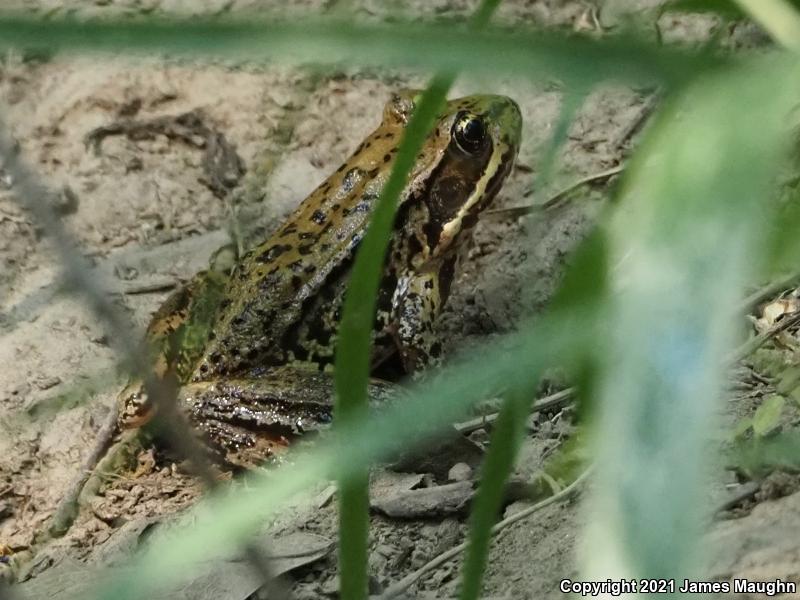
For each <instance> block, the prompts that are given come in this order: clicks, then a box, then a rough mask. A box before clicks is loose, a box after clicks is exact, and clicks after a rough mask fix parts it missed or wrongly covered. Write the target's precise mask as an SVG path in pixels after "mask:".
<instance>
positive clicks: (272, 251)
mask: <svg viewBox="0 0 800 600" xmlns="http://www.w3.org/2000/svg"><path fill="white" fill-rule="evenodd" d="M291 249H292V246H291V245H290V244H275V245H274V246H270V247H269V248H267V249H266V250H265V251H264V252H262V253H261V254H259V255H258V258H256V260H257V261H258V262H260V263H270V262H272V261H274V260H275V259H277V258H278V257H279V256H280V255H281V254H283V253H284V252H286V251H287V250H291Z"/></svg>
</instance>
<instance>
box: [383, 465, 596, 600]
mask: <svg viewBox="0 0 800 600" xmlns="http://www.w3.org/2000/svg"><path fill="white" fill-rule="evenodd" d="M591 471H592V467H589V468H587V469H586V470H585V471H584V472H583V473H581V474H580V475H579V476H578V477H577V478H576V479H575V481H573V482H572V483H571V484H569V485H568V486H567V487H565V488H564V489H563V490H561V491H560V492H558V493H557V494H553V495H552V496H550V497H549V498H546V499H544V500H542V501H541V502H537V503H536V504H533V505H531V506H529V507H528V508H526V509H524V510H521V511H519V512H517V513H514V514H513V515H511V516H510V517H508V518H506V519H503V520H502V521H500V522H498V523H497V524H496V525H495V526H494V527H492V535H497V534H498V533H500V532H501V531H503V530H504V529H506V528H508V527H510V526H511V525H513V524H514V523H517V522H518V521H521V520H522V519H526V518H528V517H529V516H531V515H532V514H534V513H536V512H539V511H540V510H542V509H543V508H545V507H547V506H550V505H551V504H553V503H555V502H558V501H560V500H566V499H568V498H571V497H572V496H573V495H574V494H575V493H577V492H578V490H580V488H581V486H582V485H583V483H584V482H585V481H586V480H587V479H588V478H589V475H590V474H591ZM466 548H467V542H464V543H462V544H459V545H458V546H454V547H452V548H450V549H449V550H447V551H445V552H442V553H441V554H440V555H439V556H437V557H436V558H434V559H433V560H431V561H429V562H427V563H425V564H424V565H422V567H420V568H419V569H417V570H416V571H414V572H413V573H410V574H409V575H406V576H405V577H403V579H401V580H400V581H398V582H397V583H395V584H394V585H392V586H389V588H387V589H386V591H385V592H384V593H383V594H382V595H381V596H380V600H390V599H391V598H396V597H397V596H399V595H400V594H402V593H403V592H405V591H406V590H407V589H408V588H410V587H411V586H412V585H414V584H415V583H416V582H417V581H419V580H420V579H421V578H422V576H423V575H425V574H426V573H429V572H430V571H433V570H434V569H437V568H438V567H440V566H441V565H443V564H445V563H446V562H448V561H450V560H452V559H454V558H455V557H456V556H458V555H459V554H461V553H462V552H463V551H464V550H465V549H466Z"/></svg>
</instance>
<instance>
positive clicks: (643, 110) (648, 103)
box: [613, 89, 661, 151]
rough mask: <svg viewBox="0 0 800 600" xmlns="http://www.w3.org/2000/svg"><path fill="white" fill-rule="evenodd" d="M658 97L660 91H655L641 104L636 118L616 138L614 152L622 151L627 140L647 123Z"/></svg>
mask: <svg viewBox="0 0 800 600" xmlns="http://www.w3.org/2000/svg"><path fill="white" fill-rule="evenodd" d="M660 95H661V92H660V90H658V89H656V90H655V91H654V92H653V93H652V94H650V95H649V96H648V97H647V99H646V100H645V101H644V104H642V106H641V107H640V108H639V112H638V113H637V114H636V117H634V119H633V121H631V123H630V124H629V125H628V126H627V127H626V128H625V129H624V130H623V131H622V133H621V134H620V136H619V137H618V138H617V141H616V142H615V143H614V146H613V148H614V150H617V151H620V150H622V147H623V146H624V145H625V144H626V143H627V142H628V140H629V139H631V138H632V137H633V136H634V135H636V134H637V133H638V132H639V131H641V129H642V127H643V126H644V124H645V123H646V122H647V119H648V118H649V117H650V115H651V114H652V112H653V110H654V109H655V107H656V105H657V104H658V101H659V97H660Z"/></svg>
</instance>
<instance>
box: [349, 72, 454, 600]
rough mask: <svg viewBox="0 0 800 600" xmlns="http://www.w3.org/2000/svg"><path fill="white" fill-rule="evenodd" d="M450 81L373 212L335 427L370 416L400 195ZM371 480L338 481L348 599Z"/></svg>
mask: <svg viewBox="0 0 800 600" xmlns="http://www.w3.org/2000/svg"><path fill="white" fill-rule="evenodd" d="M452 81H453V77H452V76H440V77H436V78H434V80H433V82H432V83H431V85H430V86H429V87H428V89H427V90H426V91H425V92H424V93H423V94H422V96H421V97H420V99H419V101H418V102H417V103H416V106H415V109H414V113H413V115H412V116H411V119H409V122H408V125H407V126H406V128H405V131H404V133H403V139H402V141H401V142H400V147H399V149H398V151H397V158H396V159H395V164H394V168H393V169H392V173H391V174H390V175H389V179H388V181H387V182H386V185H385V187H384V188H383V192H382V193H381V196H380V198H379V199H378V201H377V203H376V205H375V208H374V209H373V211H372V215H371V218H370V224H369V227H368V228H367V232H366V233H365V234H364V239H363V240H362V242H361V245H360V247H359V250H358V254H357V255H356V260H355V264H354V265H353V273H352V275H351V279H350V283H349V285H348V287H347V294H346V296H345V302H344V307H343V309H342V319H341V321H340V323H339V332H338V342H337V349H336V368H335V370H334V376H335V383H336V412H335V427H336V428H337V429H340V428H341V427H343V426H345V425H348V424H352V423H357V422H363V421H364V419H365V417H366V415H367V380H368V379H369V368H370V338H371V335H372V327H373V323H374V321H375V309H376V306H377V295H378V285H379V284H380V278H381V275H382V271H383V261H384V257H385V256H386V250H387V248H388V247H389V236H390V234H391V231H392V224H393V223H394V215H395V211H396V208H397V201H398V198H399V197H400V193H401V192H402V191H403V188H404V187H405V185H406V180H407V179H408V174H409V173H410V172H411V169H412V167H413V166H414V161H415V159H416V156H417V153H418V152H419V150H420V148H422V144H423V142H424V141H425V138H426V137H427V135H428V132H429V131H430V130H431V128H432V127H433V125H434V123H435V121H436V116H437V115H438V114H439V112H440V111H441V110H442V107H443V106H444V102H445V99H446V97H447V90H449V89H450V85H451V84H452ZM368 487H369V475H368V473H367V472H363V473H358V474H356V475H355V476H354V477H353V476H350V477H348V478H345V479H340V480H339V573H340V593H341V596H342V598H344V599H345V600H350V599H353V600H357V599H359V598H366V595H367V534H368V529H369V496H368Z"/></svg>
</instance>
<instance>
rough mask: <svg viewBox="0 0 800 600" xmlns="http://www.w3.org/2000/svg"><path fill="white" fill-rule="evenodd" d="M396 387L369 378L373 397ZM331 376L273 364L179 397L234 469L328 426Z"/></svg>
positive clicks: (206, 438) (259, 461)
mask: <svg viewBox="0 0 800 600" xmlns="http://www.w3.org/2000/svg"><path fill="white" fill-rule="evenodd" d="M393 392H394V388H393V387H392V386H391V385H389V384H386V383H382V382H378V381H373V382H371V383H370V388H369V395H370V398H371V399H372V400H373V401H375V402H381V401H383V400H385V399H387V398H388V397H389V396H390V395H391V394H392V393H393ZM333 398H334V387H333V375H332V374H330V373H324V372H320V371H318V370H312V369H310V368H307V367H305V366H302V367H296V366H284V367H276V368H274V369H271V370H269V371H267V372H266V373H264V374H261V375H259V376H257V377H253V378H247V379H222V380H218V381H214V382H197V383H191V384H188V385H186V386H184V387H183V388H182V389H181V393H180V401H181V404H182V406H183V408H184V409H185V410H186V412H187V414H188V416H189V418H190V419H191V421H192V423H193V424H194V426H195V427H196V429H197V430H198V431H199V432H200V433H201V435H202V437H203V441H204V442H205V444H206V446H207V447H208V448H209V449H210V450H211V451H212V453H213V454H214V455H216V457H217V458H219V459H220V460H221V461H222V462H224V463H226V464H228V465H229V466H232V467H234V468H245V469H249V468H253V467H256V466H258V465H260V464H262V463H264V462H265V461H269V460H271V459H274V458H277V457H279V456H280V455H281V454H282V453H283V452H284V451H285V450H286V448H287V447H288V446H289V444H290V443H292V442H293V441H295V440H296V439H298V438H299V437H301V436H303V435H305V434H308V433H317V432H320V431H324V430H326V429H328V428H329V426H330V424H331V422H332V420H333Z"/></svg>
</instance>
